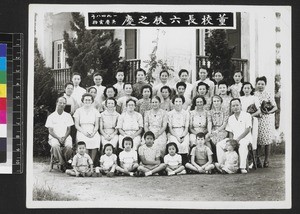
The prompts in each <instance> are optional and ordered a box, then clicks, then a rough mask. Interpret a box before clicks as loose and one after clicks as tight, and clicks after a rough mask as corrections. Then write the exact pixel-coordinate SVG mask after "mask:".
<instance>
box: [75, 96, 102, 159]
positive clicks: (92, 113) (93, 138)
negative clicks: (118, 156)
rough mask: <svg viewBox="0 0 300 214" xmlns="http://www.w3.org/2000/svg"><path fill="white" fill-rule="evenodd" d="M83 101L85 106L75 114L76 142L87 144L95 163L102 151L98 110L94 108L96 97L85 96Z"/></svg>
mask: <svg viewBox="0 0 300 214" xmlns="http://www.w3.org/2000/svg"><path fill="white" fill-rule="evenodd" d="M81 101H82V103H83V106H82V107H80V108H78V109H77V110H76V111H75V113H74V119H75V127H76V129H77V135H76V140H77V142H78V141H83V142H85V143H86V149H87V151H88V153H89V155H90V157H91V158H92V160H93V161H94V162H95V157H96V154H97V150H98V149H100V134H99V133H98V129H99V118H100V117H101V115H100V113H99V112H98V110H96V109H95V108H94V107H93V102H94V97H93V96H92V95H91V94H88V93H86V94H83V95H82V98H81Z"/></svg>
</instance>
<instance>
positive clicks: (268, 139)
mask: <svg viewBox="0 0 300 214" xmlns="http://www.w3.org/2000/svg"><path fill="white" fill-rule="evenodd" d="M254 95H255V96H257V97H258V99H259V103H260V104H261V103H262V102H263V101H264V100H265V101H271V103H272V105H273V106H276V103H275V99H274V97H273V96H271V94H269V93H267V92H265V91H263V92H259V91H256V92H255V94H254ZM274 132H275V116H274V114H262V116H261V117H260V118H259V119H258V139H257V143H258V145H270V144H271V143H272V142H273V138H274Z"/></svg>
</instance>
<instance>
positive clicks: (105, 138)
mask: <svg viewBox="0 0 300 214" xmlns="http://www.w3.org/2000/svg"><path fill="white" fill-rule="evenodd" d="M116 105H117V101H116V100H115V99H114V98H112V97H109V98H107V99H106V100H105V108H106V110H105V111H104V112H102V113H101V117H100V133H101V141H102V146H104V145H105V144H108V143H110V144H112V145H113V147H114V149H116V148H117V144H118V141H119V135H118V130H117V129H116V126H117V122H118V118H119V116H120V114H119V113H118V112H117V111H116V108H115V107H116Z"/></svg>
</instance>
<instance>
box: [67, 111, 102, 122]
mask: <svg viewBox="0 0 300 214" xmlns="http://www.w3.org/2000/svg"><path fill="white" fill-rule="evenodd" d="M73 117H74V118H77V119H78V120H79V124H80V125H83V124H92V125H95V123H96V120H98V118H99V117H101V115H100V113H99V112H98V111H97V110H96V109H95V108H90V109H89V110H88V111H87V110H86V109H84V107H80V108H78V109H77V110H76V111H75V113H74V115H73Z"/></svg>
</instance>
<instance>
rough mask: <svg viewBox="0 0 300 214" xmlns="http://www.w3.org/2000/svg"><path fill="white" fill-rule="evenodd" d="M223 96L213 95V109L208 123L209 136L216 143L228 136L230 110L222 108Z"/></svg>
mask: <svg viewBox="0 0 300 214" xmlns="http://www.w3.org/2000/svg"><path fill="white" fill-rule="evenodd" d="M222 102H223V100H222V97H220V96H219V95H214V96H213V97H212V104H211V109H210V111H209V116H210V119H209V122H208V125H207V129H208V136H209V137H210V139H211V141H212V142H213V144H214V145H216V144H217V143H218V142H219V141H221V140H223V139H225V138H226V137H227V131H226V130H225V128H226V125H227V122H228V117H229V115H228V111H227V110H225V109H224V108H222Z"/></svg>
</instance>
